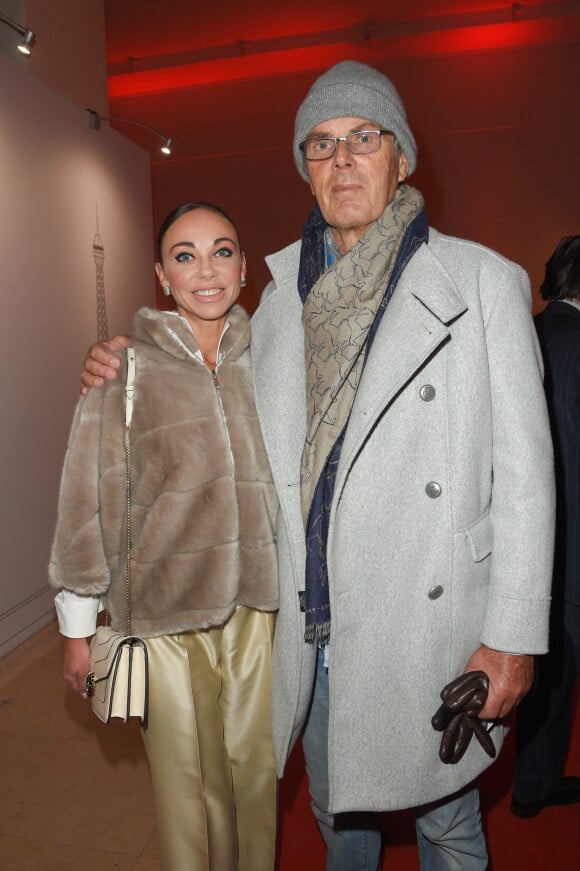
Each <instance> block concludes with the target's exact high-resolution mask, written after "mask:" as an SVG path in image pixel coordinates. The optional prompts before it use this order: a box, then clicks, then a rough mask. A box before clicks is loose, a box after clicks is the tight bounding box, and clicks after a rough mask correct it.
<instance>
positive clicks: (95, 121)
mask: <svg viewBox="0 0 580 871" xmlns="http://www.w3.org/2000/svg"><path fill="white" fill-rule="evenodd" d="M86 111H87V116H88V122H89V127H90V128H91V130H100V129H101V121H121V122H123V123H124V124H132V125H133V126H134V127H141V128H142V129H143V130H148V131H149V133H153V135H154V136H157V137H158V138H159V139H162V140H163V145H161V146H160V148H161V151H162V152H163V154H171V143H172V142H173V140H172V139H171V137H168V136H164V135H163V133H160V132H159V130H155V128H154V127H150V126H149V125H148V124H143V122H142V121H135V120H134V119H133V118H123V117H122V116H121V115H99V113H98V112H95V110H94V109H87V110H86Z"/></svg>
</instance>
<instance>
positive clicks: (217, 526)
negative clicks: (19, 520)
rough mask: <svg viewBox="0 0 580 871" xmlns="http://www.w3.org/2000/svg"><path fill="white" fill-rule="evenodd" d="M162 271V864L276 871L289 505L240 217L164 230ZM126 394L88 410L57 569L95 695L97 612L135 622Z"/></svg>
mask: <svg viewBox="0 0 580 871" xmlns="http://www.w3.org/2000/svg"><path fill="white" fill-rule="evenodd" d="M158 257H159V262H158V263H157V264H156V271H157V275H158V278H159V281H160V283H161V285H162V287H163V290H164V293H165V294H166V295H172V296H173V298H174V300H175V304H176V308H177V311H175V312H160V311H154V310H152V309H146V308H144V309H141V310H140V311H139V312H138V314H137V316H136V318H135V322H134V326H133V344H134V349H135V356H136V380H135V399H134V415H133V422H132V426H131V442H132V448H131V488H132V500H133V504H132V508H131V521H132V524H131V537H132V551H131V623H132V631H133V632H134V634H136V635H139V636H141V637H144V638H146V643H147V649H148V657H149V711H148V719H147V725H146V728H145V729H144V731H143V739H144V742H145V747H146V750H147V756H148V760H149V765H150V770H151V780H152V785H153V794H154V801H155V808H156V818H157V835H158V841H159V846H160V852H161V859H162V867H163V868H164V869H165V871H209V869H220V871H222V869H223V871H238V869H239V871H273V868H274V857H275V837H276V784H277V780H276V768H275V763H274V754H273V747H272V737H271V717H270V701H271V698H270V697H271V646H272V639H273V634H274V621H275V611H276V609H277V607H278V586H277V576H276V553H275V523H276V508H277V501H276V496H275V491H274V487H273V484H272V479H271V475H270V470H269V466H268V461H267V458H266V455H265V452H264V446H263V443H262V439H261V436H260V430H259V427H258V423H257V420H256V411H255V406H254V398H253V391H252V378H251V369H250V359H249V349H248V346H249V341H250V324H249V318H248V315H247V314H246V312H245V311H244V310H243V309H242V308H241V307H240V306H238V305H235V303H236V300H237V298H238V295H239V293H240V288H241V287H242V286H243V285H244V284H245V273H246V263H245V258H244V255H243V253H242V251H241V249H240V243H239V238H238V233H237V230H236V228H235V226H234V225H233V223H232V221H231V220H230V218H229V217H228V216H227V215H226V214H225V212H223V211H221V210H220V209H219V208H217V207H215V206H213V205H209V204H206V203H186V204H184V205H182V206H180V207H179V208H177V209H175V210H174V211H173V212H171V213H170V214H169V215H168V216H167V218H166V219H165V221H164V222H163V224H162V226H161V229H160V231H159V238H158ZM123 380H124V379H119V381H121V382H122V381H123ZM123 387H124V385H123V383H119V382H109V383H108V384H107V387H106V389H105V390H102V391H98V390H93V391H91V392H90V393H89V394H88V395H87V396H86V397H84V398H81V400H80V403H79V406H78V408H77V412H76V415H75V419H74V422H73V427H72V431H71V436H70V442H69V447H68V451H67V455H66V460H65V465H64V471H63V476H62V483H61V493H60V499H59V508H58V521H57V528H56V534H55V539H54V544H53V548H52V555H51V560H50V567H49V575H50V583H51V584H52V586H53V587H55V588H56V589H57V590H58V591H59V592H58V594H57V596H56V607H57V612H58V618H59V625H60V630H61V632H62V634H63V636H64V678H65V680H66V681H67V683H69V685H70V686H71V687H72V689H73V690H74V691H75V692H77V693H79V694H81V695H85V692H84V683H85V676H86V674H87V672H88V671H89V640H88V637H89V636H90V635H92V634H93V633H94V631H95V624H96V617H97V610H98V608H99V602H100V601H102V602H103V603H104V604H105V606H106V608H107V610H108V611H109V613H110V616H111V623H112V625H113V626H114V627H115V628H119V629H120V630H121V631H123V629H124V626H125V612H126V603H125V554H124V552H123V547H122V545H123V540H124V538H123V528H124V522H125V505H126V496H125V455H124V444H123V428H124V389H123Z"/></svg>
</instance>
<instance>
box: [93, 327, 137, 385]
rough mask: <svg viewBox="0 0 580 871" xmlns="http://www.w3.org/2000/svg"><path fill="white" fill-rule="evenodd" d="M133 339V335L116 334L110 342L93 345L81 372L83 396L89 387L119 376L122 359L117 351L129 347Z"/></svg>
mask: <svg viewBox="0 0 580 871" xmlns="http://www.w3.org/2000/svg"><path fill="white" fill-rule="evenodd" d="M131 341H132V339H131V336H115V337H114V338H113V339H110V340H109V341H108V342H98V343H96V344H94V345H91V347H90V348H89V352H88V354H87V356H86V358H85V362H84V368H83V371H82V372H81V382H82V386H81V393H82V394H83V396H84V394H85V393H86V392H87V389H88V388H89V387H102V386H103V384H104V383H105V379H108V380H109V381H112V380H113V379H114V378H116V377H117V369H118V368H119V366H120V365H121V361H120V360H119V357H118V356H117V353H116V352H117V351H121V350H122V349H123V348H128V347H129V346H130V345H131Z"/></svg>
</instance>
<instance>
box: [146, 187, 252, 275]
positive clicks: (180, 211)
mask: <svg viewBox="0 0 580 871" xmlns="http://www.w3.org/2000/svg"><path fill="white" fill-rule="evenodd" d="M196 209H207V210H208V211H210V212H215V213H216V215H221V216H222V218H225V219H226V221H229V222H230V224H231V225H232V227H233V228H234V230H235V231H236V235H237V237H238V244H239V242H240V234H239V233H238V228H237V227H236V225H235V224H234V222H233V221H232V219H231V218H230V216H229V215H228V213H227V212H224V210H223V209H220V207H219V206H214V204H213V203H204V202H203V201H202V200H199V201H198V202H192V203H182V205H181V206H177V208H176V209H173V211H171V212H169V214H168V215H167V217H166V218H165V219H164V221H163V223H162V224H161V226H160V227H159V232H158V234H157V259H158V260H159V262H160V263H161V246H162V245H163V239H164V238H165V234H166V233H167V231H168V230H169V228H170V227H171V225H172V224H174V223H175V221H177V219H178V218H181V216H182V215H186V214H187V213H188V212H195V211H196ZM240 250H241V246H240Z"/></svg>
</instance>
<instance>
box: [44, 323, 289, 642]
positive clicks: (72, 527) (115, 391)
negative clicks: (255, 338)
mask: <svg viewBox="0 0 580 871" xmlns="http://www.w3.org/2000/svg"><path fill="white" fill-rule="evenodd" d="M133 336H134V347H135V354H136V378H135V400H134V413H133V420H132V425H131V429H130V445H131V448H130V451H131V465H130V468H131V540H132V546H131V611H132V615H131V616H132V621H131V630H132V631H133V632H135V633H137V634H141V635H143V636H148V635H149V636H153V635H162V634H168V633H175V632H183V631H188V630H191V629H199V628H204V627H208V626H214V625H220V624H222V623H223V622H225V621H226V620H227V619H228V617H229V616H230V615H231V614H232V613H233V611H234V610H235V608H236V607H237V606H238V605H245V606H248V607H252V608H257V609H260V610H266V611H272V610H276V608H277V606H278V591H277V574H276V553H275V523H276V512H277V500H276V496H275V492H274V487H273V484H272V479H271V475H270V469H269V466H268V461H267V459H266V455H265V451H264V447H263V443H262V438H261V435H260V430H259V427H258V423H257V419H256V412H255V406H254V397H253V389H252V381H251V371H250V352H249V341H250V324H249V318H248V316H247V314H246V312H245V311H244V310H243V309H242V308H240V307H239V306H235V307H234V308H233V309H232V311H231V313H230V316H229V323H228V327H227V328H226V330H225V331H224V333H223V335H222V339H221V342H220V347H219V354H218V362H217V365H216V369H215V371H214V372H211V371H210V370H209V369H208V368H207V367H206V366H205V364H204V363H203V360H202V359H201V354H200V353H199V348H198V345H197V342H196V340H195V338H194V335H193V332H192V330H191V327H190V326H189V323H188V322H187V320H185V319H184V318H182V317H181V316H180V315H178V314H177V313H176V312H159V311H156V310H153V309H141V311H139V312H138V314H137V316H136V318H135V323H134V328H133ZM125 381H126V366H125V371H124V373H123V377H120V378H119V379H118V381H116V382H108V383H107V385H106V386H105V388H104V389H102V390H91V391H89V393H88V394H87V396H86V397H83V398H81V400H80V401H79V404H78V406H77V410H76V413H75V417H74V421H73V425H72V430H71V435H70V439H69V446H68V450H67V454H66V457H65V463H64V469H63V474H62V481H61V491H60V497H59V507H58V520H57V528H56V533H55V538H54V543H53V548H52V554H51V560H50V566H49V579H50V583H51V585H52V586H53V587H55V588H59V589H61V588H65V589H69V590H72V591H74V592H75V593H77V594H81V595H83V594H85V595H89V594H90V595H95V594H97V595H100V596H101V597H102V598H103V601H104V604H105V607H107V609H108V610H109V611H110V613H111V622H112V624H113V625H114V626H116V627H118V628H121V629H124V628H125V622H126V620H125V618H126V610H127V609H126V604H125V565H126V504H127V495H126V457H125V448H124V440H123V430H124V425H123V424H124V402H125V397H124V388H125Z"/></svg>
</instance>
